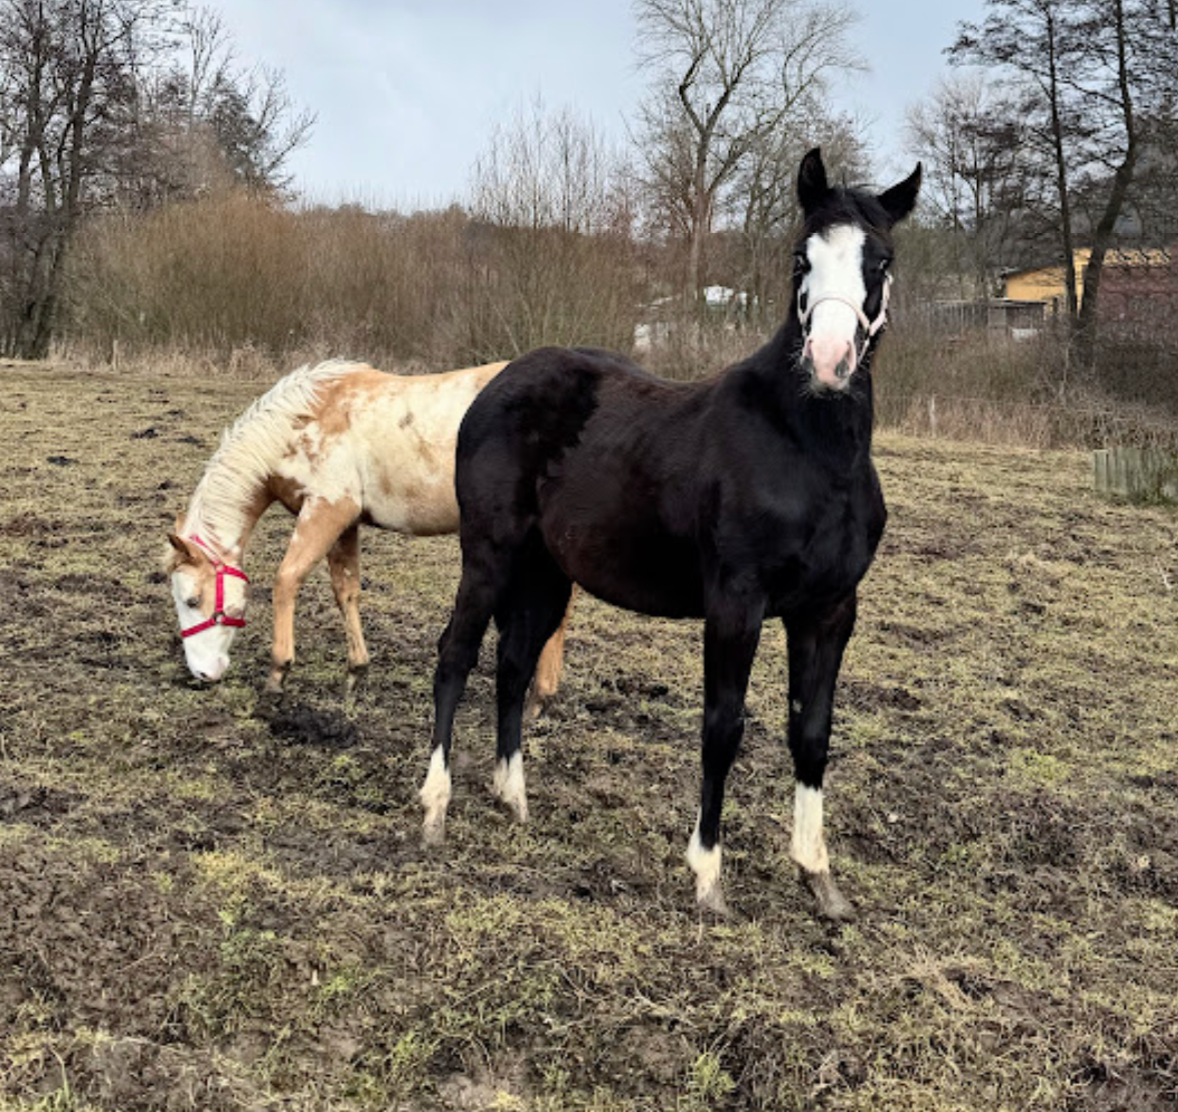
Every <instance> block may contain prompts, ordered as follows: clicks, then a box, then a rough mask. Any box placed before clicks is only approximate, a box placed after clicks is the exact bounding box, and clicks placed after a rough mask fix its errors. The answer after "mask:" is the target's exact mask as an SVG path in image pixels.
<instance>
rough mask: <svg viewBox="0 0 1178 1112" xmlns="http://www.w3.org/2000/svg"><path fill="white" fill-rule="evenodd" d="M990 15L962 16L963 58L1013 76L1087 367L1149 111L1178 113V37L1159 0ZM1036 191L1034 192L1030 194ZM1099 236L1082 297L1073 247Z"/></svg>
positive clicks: (1015, 3)
mask: <svg viewBox="0 0 1178 1112" xmlns="http://www.w3.org/2000/svg"><path fill="white" fill-rule="evenodd" d="M987 7H988V8H989V9H990V12H991V14H990V15H989V16H988V17H987V19H986V20H985V22H984V23H983V24H982V25H980V26H979V25H974V24H962V25H961V27H960V29H959V34H958V38H957V41H956V42H955V43H954V45H953V47H952V48H951V49H950V52H949V53H950V57H951V59H952V60H954V61H956V62H963V63H968V64H976V65H982V66H986V67H990V68H993V69H996V70H1000V71H1002V72H1004V74H1005V75H1007V76H1008V77H1011V78H1013V79H1014V80H1013V86H1014V91H1015V92H1017V94H1018V95H1017V98H1016V99H1015V100H1013V101H1012V103H1013V104H1014V106H1015V108H1016V110H1017V112H1018V114H1019V116H1020V117H1021V119H1022V120H1023V121H1024V122H1025V124H1026V126H1027V132H1026V134H1027V136H1028V138H1029V139H1030V140H1031V142H1030V144H1029V148H1028V150H1027V152H1026V154H1027V155H1029V156H1030V159H1031V160H1035V161H1036V162H1037V166H1038V168H1039V170H1040V173H1041V177H1042V180H1044V181H1047V180H1050V181H1051V183H1052V191H1053V194H1054V197H1053V203H1052V204H1049V205H1045V206H1044V210H1045V213H1046V216H1047V219H1048V222H1049V223H1050V225H1051V226H1052V227H1053V229H1054V231H1055V234H1056V237H1057V242H1058V250H1059V252H1060V254H1061V256H1062V260H1061V261H1062V263H1063V266H1064V269H1065V276H1066V281H1065V285H1066V297H1067V310H1068V319H1069V321H1070V323H1071V332H1072V341H1073V343H1072V348H1073V350H1074V351H1075V354H1076V355H1077V357H1078V362H1079V364H1080V366H1081V367H1083V368H1088V367H1091V365H1092V361H1093V359H1094V354H1095V343H1096V324H1097V319H1098V318H1097V314H1098V311H1099V294H1100V281H1101V273H1102V270H1103V264H1104V258H1105V255H1106V253H1107V252H1108V250H1109V249H1110V247H1112V246H1113V244H1114V243H1115V241H1116V237H1117V234H1118V224H1119V222H1120V221H1121V218H1122V216H1123V215H1124V214H1125V213H1126V209H1127V205H1128V203H1129V201H1130V198H1131V195H1132V190H1133V185H1134V181H1135V179H1136V176H1137V169H1138V163H1139V159H1140V157H1141V152H1142V143H1143V121H1144V120H1145V119H1151V120H1154V121H1158V120H1163V119H1166V118H1173V116H1174V112H1175V105H1176V104H1178V95H1176V94H1178V85H1176V83H1178V36H1176V35H1175V31H1174V27H1173V19H1172V15H1173V13H1172V12H1171V11H1169V10H1163V9H1162V7H1161V6H1160V5H1159V4H1158V3H1157V0H988V4H987ZM1030 200H1031V198H1029V201H1030ZM1082 238H1083V239H1086V240H1087V241H1088V242H1089V243H1090V244H1091V254H1090V257H1089V262H1088V266H1087V267H1086V269H1085V273H1084V280H1083V281H1084V289H1083V297H1082V298H1080V297H1077V293H1076V286H1077V280H1076V269H1075V262H1074V260H1075V252H1076V248H1077V246H1078V245H1079V243H1080V241H1081V239H1082Z"/></svg>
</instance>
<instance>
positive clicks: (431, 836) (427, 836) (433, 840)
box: [421, 815, 446, 849]
mask: <svg viewBox="0 0 1178 1112" xmlns="http://www.w3.org/2000/svg"><path fill="white" fill-rule="evenodd" d="M445 841H446V817H445V815H443V816H441V817H440V818H434V817H431V818H427V819H426V820H425V825H424V826H422V828H421V844H422V845H423V846H425V847H426V848H427V849H437V847H438V846H440V845H444V844H445Z"/></svg>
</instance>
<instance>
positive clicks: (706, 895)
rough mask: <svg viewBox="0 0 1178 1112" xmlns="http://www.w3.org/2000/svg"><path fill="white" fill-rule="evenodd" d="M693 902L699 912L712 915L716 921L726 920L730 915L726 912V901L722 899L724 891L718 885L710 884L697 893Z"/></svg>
mask: <svg viewBox="0 0 1178 1112" xmlns="http://www.w3.org/2000/svg"><path fill="white" fill-rule="evenodd" d="M695 902H696V904H697V905H698V907H699V909H700V911H701V912H704V913H706V914H708V915H714V916H715V917H716V918H717V919H727V918H728V917H729V915H730V914H731V913H730V912H729V910H728V901H727V900H726V899H724V889H723V888H721V887H720V885H719V884H711V885H709V886H708V887H707V888H705V889H703V890H701V891H697V892H696V894H695Z"/></svg>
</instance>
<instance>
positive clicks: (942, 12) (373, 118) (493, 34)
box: [206, 0, 983, 209]
mask: <svg viewBox="0 0 1178 1112" xmlns="http://www.w3.org/2000/svg"><path fill="white" fill-rule="evenodd" d="M206 2H208V3H210V5H211V6H212V7H215V8H217V9H219V10H220V11H221V12H222V14H223V17H224V20H225V24H226V27H227V29H228V30H229V32H230V34H231V36H232V39H233V41H234V43H235V45H236V48H237V52H238V56H239V59H240V61H242V62H243V63H244V62H254V61H257V62H261V63H264V64H266V65H268V66H274V67H277V68H279V69H281V70H282V71H283V73H284V74H285V75H286V80H287V85H288V87H289V90H290V93H291V95H292V97H293V99H294V100H295V101H296V102H297V103H298V104H299V105H300V106H302V107H305V108H308V109H310V110H311V111H313V112H315V113H317V114H318V122H317V124H316V126H315V129H314V132H313V134H312V136H311V139H310V141H309V142H308V143H307V144H306V146H305V147H304V148H303V149H302V150H300V151H299V152H297V154H296V155H294V156H293V158H292V160H291V163H290V168H291V170H292V171H293V172H294V175H295V183H294V184H295V186H296V188H297V189H298V190H300V191H301V192H302V193H303V194H304V196H306V197H307V198H308V199H310V200H314V201H322V202H325V203H337V202H339V201H358V202H361V203H366V204H369V205H374V206H388V207H398V208H401V209H410V208H417V207H421V208H434V207H438V206H441V205H445V204H447V203H449V202H450V201H453V200H458V199H460V198H461V197H462V196H464V195H465V193H466V191H467V187H468V186H469V183H470V171H471V166H472V164H473V162H474V159H475V157H476V156H477V155H478V154H479V153H480V152H482V151H483V150H485V148H486V146H487V144H488V141H489V139H490V136H491V133H492V131H493V129H494V126H495V124H496V123H497V122H509V121H510V120H511V119H512V117H513V116H514V115H515V114H516V113H517V112H518V111H519V109H520V108H521V107H522V106H525V105H526V104H527V103H529V102H530V101H532V100H534V99H535V98H536V97H537V96H539V97H540V98H542V100H543V102H544V104H545V105H546V106H547V107H548V108H550V109H553V110H556V109H561V108H564V107H566V106H569V107H573V108H575V109H576V110H577V111H578V112H579V113H580V114H581V115H583V116H586V117H588V118H589V119H591V120H592V121H593V123H594V124H595V125H596V126H597V127H598V129H599V130H600V131H601V132H603V133H604V134H606V135H607V136H610V137H612V138H616V139H617V140H618V141H619V142H623V141H624V140H625V136H626V130H625V122H624V121H625V118H626V116H627V114H628V113H629V112H630V110H631V109H632V107H633V106H634V105H635V104H636V103H637V101H638V100H639V99H640V98H641V95H642V91H643V87H644V82H643V76H642V74H641V72H640V71H639V69H638V67H637V64H636V61H635V51H634V45H635V44H634V20H633V16H632V14H631V10H630V0H589V2H584V0H580V2H578V3H560V2H557V3H554V2H553V0H206ZM851 6H852V7H854V8H857V9H858V11H859V12H860V13H861V16H862V18H861V20H860V22H859V24H858V25H857V27H856V28H855V30H854V32H853V36H854V39H853V41H854V45H855V46H856V47H857V48H858V50H859V52H860V53H861V54H862V55H863V56H864V57H865V58H866V59H867V60H868V61H869V62H870V64H871V72H870V73H869V74H866V75H863V76H860V77H857V78H854V79H853V80H852V81H850V82H849V83H848V84H847V85H846V86H845V87H844V88H841V89H839V90H838V91H837V94H836V100H837V103H838V104H839V105H840V107H842V108H844V110H847V111H851V112H853V113H855V114H856V115H857V116H858V117H859V118H861V119H864V120H866V121H868V122H869V123H870V125H871V126H870V127H868V128H866V129H865V134H866V136H867V138H868V141H869V144H870V148H871V150H872V154H873V158H874V163H875V167H876V171H877V176H878V177H879V178H880V180H881V182H882V181H884V180H885V179H886V181H890V180H891V178H892V177H894V176H899V175H900V174H901V172H903V173H906V172H907V171H908V169H910V168H911V162H912V159H911V157H910V155H909V152H907V151H905V150H904V149H903V142H902V134H901V131H902V127H903V119H904V111H905V108H906V107H907V106H908V105H909V104H911V103H913V102H914V101H917V100H920V99H921V98H923V97H924V96H926V95H927V94H928V93H929V91H930V90H931V89H932V88H933V86H934V84H935V83H936V80H937V78H938V77H939V76H940V75H941V74H942V73H944V72H945V68H946V67H945V59H944V55H943V53H942V51H943V49H944V48H945V46H947V45H948V44H949V43H950V42H951V41H952V39H953V36H954V31H955V28H956V25H957V23H958V22H959V21H960V20H963V19H978V18H980V16H981V14H982V9H983V0H857V2H853V3H852V5H851Z"/></svg>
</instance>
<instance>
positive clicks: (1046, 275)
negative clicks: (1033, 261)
mask: <svg viewBox="0 0 1178 1112" xmlns="http://www.w3.org/2000/svg"><path fill="white" fill-rule="evenodd" d="M1091 257H1092V249H1091V248H1090V247H1083V248H1081V249H1080V250H1078V251H1075V252H1073V254H1072V259H1073V262H1074V265H1075V267H1076V303H1077V304H1079V302H1080V299H1081V297H1082V296H1083V293H1084V271H1085V270H1087V269H1088V260H1089V259H1090V258H1091ZM1168 262H1169V256H1168V254H1167V253H1166V252H1165V251H1156V250H1155V251H1140V250H1137V249H1128V250H1117V251H1106V252H1105V255H1104V265H1105V266H1121V267H1137V266H1165V265H1167V264H1168ZM1064 292H1065V290H1064V272H1063V266H1062V265H1059V266H1041V267H1037V268H1035V269H1033V270H1016V271H1014V272H1012V273H1010V274H1008V275H1006V277H1005V279H1004V285H1003V290H1002V296H1003V297H1006V298H1009V299H1010V300H1012V301H1042V302H1045V303H1046V304H1049V305H1050V306H1051V307H1052V310H1053V311H1060V310H1062V309H1063V307H1064V302H1065V300H1066V299H1065V297H1064Z"/></svg>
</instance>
